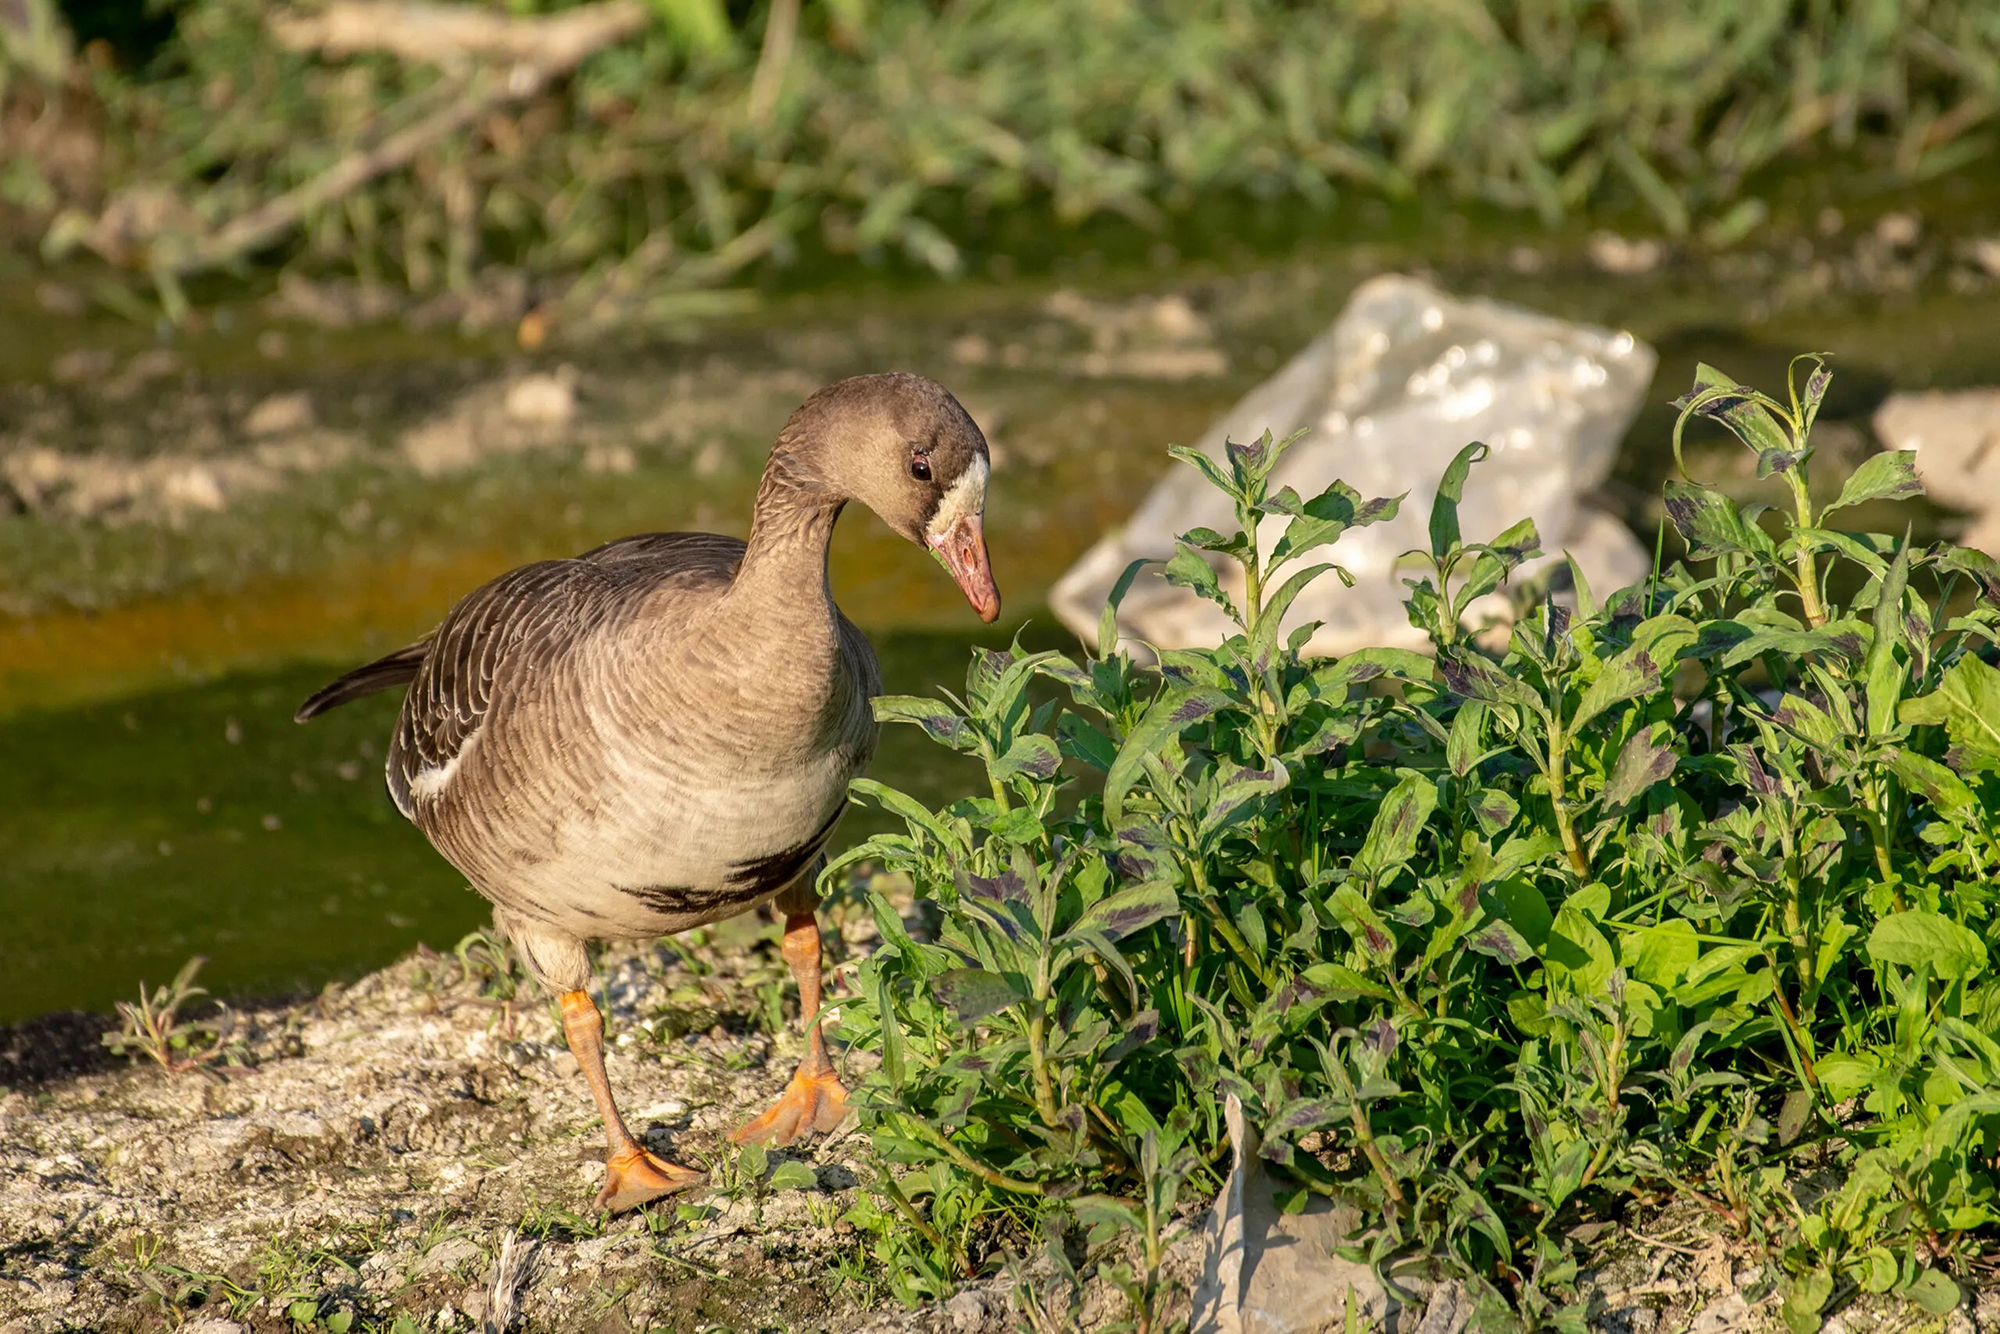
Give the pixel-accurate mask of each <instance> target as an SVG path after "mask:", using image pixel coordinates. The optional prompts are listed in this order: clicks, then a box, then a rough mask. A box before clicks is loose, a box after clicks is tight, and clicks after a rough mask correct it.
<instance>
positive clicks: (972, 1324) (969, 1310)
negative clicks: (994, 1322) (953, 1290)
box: [944, 1292, 986, 1334]
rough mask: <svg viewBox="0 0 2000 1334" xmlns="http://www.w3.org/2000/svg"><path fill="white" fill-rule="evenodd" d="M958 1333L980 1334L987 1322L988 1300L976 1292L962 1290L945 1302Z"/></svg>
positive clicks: (945, 1307) (947, 1311) (946, 1310)
mask: <svg viewBox="0 0 2000 1334" xmlns="http://www.w3.org/2000/svg"><path fill="white" fill-rule="evenodd" d="M944 1313H945V1314H946V1315H948V1316H950V1317H951V1327H952V1328H953V1329H954V1330H956V1331H958V1334H978V1331H979V1330H980V1329H981V1328H983V1327H984V1326H985V1324H986V1300H985V1298H983V1297H982V1296H980V1294H978V1293H976V1292H961V1293H959V1294H958V1295H956V1296H955V1297H953V1298H952V1299H951V1300H950V1301H948V1302H946V1303H945V1304H944Z"/></svg>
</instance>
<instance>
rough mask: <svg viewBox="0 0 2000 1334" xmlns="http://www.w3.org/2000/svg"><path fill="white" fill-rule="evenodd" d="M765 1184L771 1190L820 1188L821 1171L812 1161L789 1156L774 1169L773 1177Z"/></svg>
mask: <svg viewBox="0 0 2000 1334" xmlns="http://www.w3.org/2000/svg"><path fill="white" fill-rule="evenodd" d="M764 1184H765V1185H766V1186H767V1187H769V1188H770V1189H771V1190H818V1189H819V1173H818V1172H816V1171H814V1170H813V1167H812V1164H810V1163H802V1162H800V1161H799V1160H798V1159H796V1158H787V1159H786V1160H785V1161H784V1162H782V1163H779V1164H778V1166H777V1167H776V1168H775V1169H773V1171H772V1172H771V1179H770V1180H769V1181H767V1182H765V1183H764Z"/></svg>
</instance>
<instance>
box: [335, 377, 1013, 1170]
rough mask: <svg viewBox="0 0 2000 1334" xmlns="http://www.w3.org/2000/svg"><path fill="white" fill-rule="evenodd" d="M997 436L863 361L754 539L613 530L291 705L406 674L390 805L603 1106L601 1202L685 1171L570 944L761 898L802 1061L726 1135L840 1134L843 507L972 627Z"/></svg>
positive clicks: (866, 734)
mask: <svg viewBox="0 0 2000 1334" xmlns="http://www.w3.org/2000/svg"><path fill="white" fill-rule="evenodd" d="M987 471H988V462H987V451H986V440H985V437H984V436H982V435H981V434H980V432H979V428H978V427H977V426H976V425H974V424H973V421H972V418H971V417H969V416H967V415H966V412H965V409H964V408H962V407H960V406H959V404H958V401H957V400H956V399H954V398H953V397H952V396H951V395H950V394H949V393H946V392H945V390H944V389H943V388H942V387H941V386H939V385H937V384H934V383H933V382H931V381H930V380H926V379H924V378H923V377H921V376H917V375H867V376H861V377H859V378H857V379H852V380H843V381H841V382H840V383H838V384H833V385H829V386H827V387H826V388H824V389H821V390H820V391H819V392H818V393H816V394H814V395H813V396H812V397H811V398H809V399H807V400H806V402H805V404H804V405H803V406H801V407H800V408H799V410H798V411H797V412H795V413H793V414H792V417H791V420H790V421H788V422H787V423H786V424H785V428H784V430H783V431H782V432H780V433H779V436H778V440H777V444H776V445H775V446H774V447H773V448H772V450H771V459H770V463H769V464H768V465H767V466H766V468H765V470H764V479H763V482H762V484H761V485H760V486H759V487H758V491H757V502H756V509H755V512H754V514H753V516H752V519H751V525H750V539H749V541H748V542H747V543H746V542H741V541H738V540H737V539H735V538H732V537H717V536H713V535H711V534H707V533H652V534H648V535H645V536H642V537H628V538H625V539H623V540H621V541H617V542H612V543H610V544H608V545H606V546H601V547H598V548H596V549H595V550H593V551H588V552H586V553H584V554H583V555H581V556H579V557H577V558H575V559H574V560H555V561H541V562H538V563H536V564H533V565H527V566H523V567H522V568H520V569H518V570H514V571H512V572H511V573H508V574H504V575H501V576H500V577H499V578H498V579H495V580H493V582H491V583H489V584H487V585H485V586H484V587H482V588H479V589H476V590H474V591H473V592H472V593H470V594H468V595H467V596H466V597H465V598H464V599H463V600H462V601H460V602H459V603H458V605H457V606H455V607H453V608H452V609H451V612H450V614H449V615H447V616H446V617H445V620H444V623H443V624H442V625H440V626H439V627H438V628H437V629H436V630H435V631H433V632H432V633H431V634H430V635H429V636H427V637H426V638H424V639H423V640H421V641H419V642H417V643H415V644H412V645H410V646H409V647H408V648H405V649H402V650H399V651H398V652H396V653H392V654H390V655H389V656H388V657H386V658H383V659H381V660H380V661H379V662H374V663H370V664H369V665H368V666H366V667H361V668H358V669H357V670H355V671H353V672H350V673H348V674H347V675H346V676H343V677H341V678H340V679H339V680H338V681H335V682H334V683H333V684H331V685H329V686H327V687H326V689H324V690H322V691H320V692H319V693H318V694H316V695H314V696H313V697H312V698H311V699H309V700H307V701H306V702H305V703H304V704H303V705H302V706H300V708H299V711H298V718H299V721H301V722H304V721H305V720H307V719H309V718H312V717H313V716H314V715H316V714H319V713H321V712H324V711H325V710H327V709H329V708H332V707H333V706H335V705H337V704H341V703H344V702H346V701H347V700H350V699H354V698H356V697H358V696H361V695H366V694H371V693H373V692H375V691H378V690H386V689H389V688H391V687H393V686H403V685H407V686H408V687H409V691H408V693H407V694H406V695H405V697H404V700H403V709H402V715H401V717H400V718H399V719H398V720H397V724H396V732H395V736H394V738H393V740H392V742H391V744H390V747H389V762H388V777H389V790H390V793H391V794H392V795H393V796H394V797H395V801H396V805H397V806H398V807H399V808H400V809H401V810H402V812H403V814H404V815H405V816H407V817H409V819H410V820H411V821H413V822H414V823H415V824H416V826H417V827H418V828H419V829H421V830H423V831H424V834H425V835H426V836H427V837H429V839H430V840H431V842H432V844H433V845H435V846H436V847H437V849H438V851H439V852H441V853H443V854H444V856H445V857H446V858H447V859H448V860H449V861H450V862H451V863H452V865H454V866H456V867H457V868H458V869H459V870H460V871H462V872H464V874H465V876H466V878H467V879H468V880H470V881H471V882H472V884H473V886H474V887H475V888H477V889H478V890H479V892H480V893H482V894H484V895H485V896H486V897H487V898H489V899H491V900H492V901H493V917H494V921H495V923H496V925H497V926H498V927H499V928H500V929H501V930H502V931H504V932H505V933H506V934H507V936H508V937H509V938H510V939H511V940H512V941H513V942H514V945H515V947H516V948H517V949H518V950H519V951H520V954H521V957H522V959H523V960H524V961H525V962H526V964H527V966H528V969H529V971H530V972H532V973H533V974H534V975H535V977H536V978H537V979H538V980H539V981H540V982H541V983H542V984H543V985H544V986H546V987H548V988H550V989H551V990H552V991H554V992H556V993H557V994H558V996H559V997H560V1001H561V1008H562V1016H563V1029H564V1034H565V1036H566V1037H567V1038H568V1040H569V1048H570V1051H571V1052H572V1053H573V1054H574V1055H575V1057H576V1061H577V1065H578V1066H579V1067H580V1068H581V1069H582V1072H583V1077H584V1079H585V1080H586V1081H587V1082H588V1083H589V1085H590V1091H591V1094H592V1095H593V1096H594V1097H595V1098H596V1100H597V1107H598V1110H599V1112H601V1113H602V1114H603V1118H604V1132H605V1138H606V1141H607V1144H608V1147H609V1151H610V1152H609V1163H608V1175H607V1179H606V1181H605V1185H604V1189H603V1191H602V1192H600V1193H599V1195H598V1199H597V1202H598V1205H599V1206H600V1207H608V1208H611V1209H626V1208H630V1207H632V1206H634V1205H636V1204H640V1203H642V1202H644V1201H646V1200H650V1199H653V1198H656V1197H658V1196H660V1195H664V1194H667V1193H668V1192H670V1191H674V1190H678V1189H681V1188H682V1187H684V1186H687V1185H689V1184H691V1183H692V1182H694V1181H696V1180H698V1179H699V1178H700V1174H699V1173H698V1172H695V1171H693V1170H691V1169H689V1168H685V1167H681V1166H678V1165H676V1164H673V1163H669V1162H666V1161H663V1160H662V1159H660V1158H657V1157H655V1156H654V1155H652V1154H650V1153H648V1152H646V1150H644V1149H643V1148H641V1147H640V1146H639V1145H638V1143H637V1142H636V1141H634V1140H633V1138H632V1135H631V1133H630V1132H629V1131H628V1130H627V1129H626V1127H625V1123H624V1121H623V1120H622V1119H621V1118H620V1116H619V1114H618V1107H617V1104H616V1103H615V1102H614V1100H613V1098H612V1095H611V1088H610V1085H609V1084H608V1083H607V1082H606V1079H605V1075H604V1056H603V1031H604V1024H603V1019H602V1017H601V1016H600V1015H599V1014H598V1012H597V1007H596V1005H595V1004H594V1003H593V1002H592V1001H591V999H590V997H589V995H588V994H587V993H586V991H585V990H584V987H585V984H586V982H587V981H588V974H589V966H588V960H587V956H586V955H585V953H584V942H585V941H586V940H620V939H637V938H644V937H651V936H658V935H664V934H668V933H671V932H676V931H685V930H687V929H689V928H691V927H695V926H700V925H703V924H705V923H708V922H714V921H718V920H720V919H721V918H724V917H728V916H731V915H733V914H735V913H739V912H742V911H744V910H746V909H749V908H752V907H755V906H756V905H758V904H761V903H764V902H766V901H769V900H772V899H776V900H777V903H778V905H779V907H781V908H782V909H783V911H784V913H785V934H784V944H783V952H784V956H785V960H786V962H787V963H789V964H790V965H791V969H792V974H793V976H794V977H795V978H796V979H797V980H798V984H799V999H800V1003H801V1007H802V1009H803V1011H804V1016H803V1017H804V1022H805V1024H806V1025H807V1029H808V1038H807V1047H806V1055H805V1058H804V1059H803V1060H802V1061H801V1062H800V1064H799V1068H798V1072H797V1073H796V1074H795V1075H794V1076H793V1077H792V1081H791V1083H790V1085H789V1086H788V1087H787V1088H786V1090H785V1093H784V1095H783V1096H782V1097H781V1098H780V1099H779V1100H778V1102H777V1104H776V1105H775V1106H773V1107H772V1108H771V1109H770V1110H769V1111H767V1112H765V1113H764V1114H763V1115H762V1116H759V1117H757V1118H756V1119H755V1120H753V1121H751V1122H750V1123H749V1124H748V1125H746V1126H744V1127H743V1128H742V1129H741V1130H739V1131H737V1132H736V1137H737V1138H738V1139H739V1140H746V1141H748V1140H767V1139H768V1140H774V1141H776V1142H778V1143H781V1144H783V1143H789V1142H791V1141H792V1140H793V1139H795V1138H797V1137H798V1136H800V1135H802V1134H806V1133H808V1132H810V1131H813V1130H827V1129H831V1128H832V1126H833V1125H834V1123H835V1122H837V1121H838V1120H839V1119H840V1116H841V1114H842V1112H843V1111H844V1109H845V1105H846V1091H845V1090H844V1089H843V1088H842V1087H841V1084H840V1082H839V1080H838V1079H837V1078H836V1076H835V1074H834V1071H833V1066H832V1063H831V1062H830V1061H829V1060H828V1059H827V1055H826V1049H825V1046H824V1042H823V1040H822V1038H821V1035H820V1026H819V1021H818V1011H819V1001H820V941H819V928H818V925H817V922H816V920H815V918H814V908H815V907H816V906H817V903H818V897H817V894H816V892H815V889H814V876H815V872H816V871H817V869H818V867H819V865H820V864H821V849H822V848H823V847H824V846H825V844H826V841H827V839H828V837H829V836H830V835H831V834H832V833H833V829H834V826H835V824H836V823H838V821H839V819H840V816H841V812H842V810H843V809H844V808H845V806H846V802H847V786H848V781H849V780H850V779H852V778H853V777H855V775H857V774H859V773H860V772H861V771H862V769H863V768H864V767H866V765H867V763H868V761H869V758H870V757H871V756H872V755H873V754H874V751H875V740H876V726H875V723H874V721H873V718H872V715H871V712H870V708H869V703H868V701H869V697H870V696H872V695H875V694H877V693H879V692H880V689H881V678H880V676H879V674H878V672H877V669H876V665H875V654H874V652H873V650H871V649H870V648H869V646H868V641H867V639H866V638H864V637H863V636H862V634H861V632H860V631H859V630H857V629H855V627H854V626H853V625H852V624H851V623H850V622H849V621H848V620H847V618H846V617H844V616H842V615H841V614H840V611H839V609H838V608H837V607H835V606H834V603H833V593H832V590H831V588H830V587H829V585H828V582H827V546H828V542H829V540H830V539H831V537H832V534H833V525H834V520H835V519H837V518H838V517H839V515H840V511H841V508H842V507H843V506H844V505H846V504H847V503H848V502H849V501H851V500H852V501H859V502H860V503H861V504H864V505H866V506H868V508H870V509H872V510H874V511H875V513H876V514H878V515H880V516H881V517H882V519H883V520H884V521H885V522H887V523H888V525H889V526H890V527H891V528H893V529H894V530H895V531H897V532H898V533H901V534H902V535H903V536H904V537H907V538H909V539H910V540H911V541H913V542H918V543H921V544H923V545H925V546H928V547H929V548H930V549H931V550H932V551H933V552H934V553H936V554H937V555H938V557H939V558H940V559H941V560H942V561H943V563H944V564H945V566H946V567H947V568H948V569H949V570H950V571H951V574H952V577H953V578H954V579H956V580H957V581H958V584H959V587H960V588H961V589H963V590H964V592H965V596H966V598H967V599H968V600H969V601H970V602H971V603H972V606H973V609H974V610H975V611H977V612H978V613H979V616H980V618H981V619H982V620H985V621H991V620H993V619H994V617H996V616H998V615H999V612H1000V595H999V593H998V591H997V590H996V589H995V588H994V586H993V576H992V573H991V571H990V570H989V568H988V565H987V559H986V543H985V538H984V535H983V533H982V530H981V517H982V513H983V511H984V508H985V501H986V479H987Z"/></svg>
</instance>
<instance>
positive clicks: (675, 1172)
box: [560, 991, 702, 1213]
mask: <svg viewBox="0 0 2000 1334" xmlns="http://www.w3.org/2000/svg"><path fill="white" fill-rule="evenodd" d="M560 1001H561V1004H562V1017H563V1036H564V1037H565V1038H567V1039H568V1040H569V1052H570V1055H572V1056H574V1057H576V1063H577V1067H578V1068H579V1069H581V1070H582V1071H583V1080H584V1082H585V1083H586V1084H588V1085H590V1096H591V1097H593V1098H595V1099H597V1110H598V1113H599V1114H600V1115H602V1116H603V1118H604V1142H605V1144H606V1146H607V1147H608V1148H609V1149H610V1155H609V1157H608V1158H607V1159H606V1161H605V1164H604V1166H605V1181H604V1189H603V1190H601V1191H599V1192H597V1207H598V1208H600V1209H609V1210H611V1211H612V1212H613V1213H621V1212H623V1211H624V1210H626V1209H631V1208H636V1207H637V1206H639V1205H641V1204H644V1203H645V1202H646V1201H648V1200H657V1199H658V1198H660V1196H662V1195H671V1194H673V1193H674V1192H675V1191H677V1190H686V1189H687V1188H688V1187H689V1186H692V1185H694V1184H695V1183H696V1182H697V1181H700V1180H701V1179H702V1174H701V1173H700V1172H697V1171H694V1170H693V1169H692V1168H687V1167H680V1166H678V1165H676V1164H674V1163H669V1162H666V1161H664V1160H662V1159H659V1158H656V1157H654V1156H653V1155H652V1154H650V1153H647V1152H646V1151H645V1150H644V1149H642V1148H640V1147H639V1143H638V1141H637V1140H635V1139H633V1138H632V1132H631V1131H629V1130H627V1129H626V1128H625V1118H624V1117H622V1116H620V1115H618V1104H617V1103H616V1102H614V1101H613V1100H612V1097H611V1081H610V1080H608V1079H606V1078H605V1077H604V1016H603V1015H601V1014H599V1013H598V1012H597V1005H596V1002H594V1001H592V1000H591V999H590V993H589V992H587V991H565V992H563V993H562V996H561V997H560Z"/></svg>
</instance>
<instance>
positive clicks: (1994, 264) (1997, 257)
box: [1966, 236, 2000, 278]
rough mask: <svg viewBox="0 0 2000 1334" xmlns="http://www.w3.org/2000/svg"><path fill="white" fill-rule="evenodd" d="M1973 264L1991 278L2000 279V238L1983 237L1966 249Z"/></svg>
mask: <svg viewBox="0 0 2000 1334" xmlns="http://www.w3.org/2000/svg"><path fill="white" fill-rule="evenodd" d="M1966 253H1967V254H1968V255H1970V256H1971V257H1972V262H1973V263H1974V264H1977V265H1978V266H1979V267H1980V268H1981V269H1983V270H1985V272H1986V276H1987V277H1989V278H2000V236H1982V237H1980V238H1979V239H1978V240H1976V241H1974V242H1973V243H1972V244H1971V245H1969V246H1967V247H1966Z"/></svg>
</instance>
